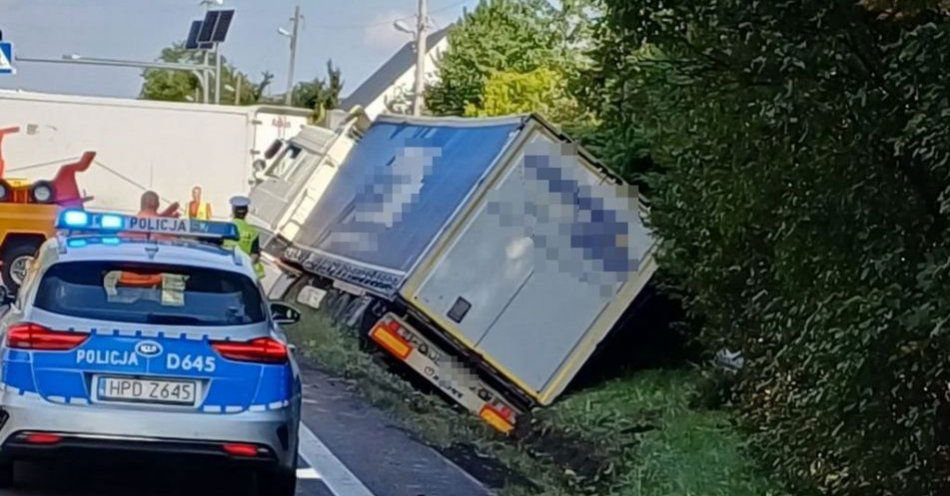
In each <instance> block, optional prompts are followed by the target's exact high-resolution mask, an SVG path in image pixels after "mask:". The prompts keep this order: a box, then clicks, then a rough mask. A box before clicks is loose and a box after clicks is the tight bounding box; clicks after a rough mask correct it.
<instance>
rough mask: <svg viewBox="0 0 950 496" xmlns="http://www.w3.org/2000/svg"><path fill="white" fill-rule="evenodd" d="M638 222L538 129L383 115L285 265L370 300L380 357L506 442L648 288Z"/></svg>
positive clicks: (627, 200)
mask: <svg viewBox="0 0 950 496" xmlns="http://www.w3.org/2000/svg"><path fill="white" fill-rule="evenodd" d="M645 215H646V213H645V211H644V209H643V206H642V205H641V203H640V201H639V199H638V197H637V195H636V192H635V190H634V189H633V188H632V187H631V186H629V185H626V184H624V183H623V181H621V180H620V179H619V178H617V177H616V176H614V175H613V174H611V173H610V172H609V171H607V170H606V169H605V168H604V167H603V166H602V165H601V164H599V163H598V162H597V161H596V160H595V159H594V158H593V157H591V156H590V155H589V154H587V153H586V152H584V151H583V149H581V148H579V147H577V146H576V145H574V144H573V143H572V142H571V141H570V140H569V139H568V138H567V137H566V136H564V135H562V134H560V133H559V132H558V131H557V130H556V129H555V128H553V127H552V126H550V125H549V124H547V123H546V122H544V121H543V120H541V119H539V118H537V117H535V116H518V117H512V118H497V119H457V118H441V119H426V118H407V117H397V116H382V117H380V118H378V119H377V120H376V122H374V123H373V125H372V126H371V127H370V128H369V130H368V131H367V132H366V133H365V135H364V136H363V137H362V139H361V140H360V142H359V143H358V144H357V145H356V147H355V148H354V149H353V151H352V152H351V153H350V155H349V158H348V159H347V160H346V161H345V163H344V165H343V167H342V168H341V170H340V171H339V173H337V175H336V177H335V178H334V179H333V182H331V183H330V185H329V187H328V188H327V189H326V191H325V192H324V193H323V195H322V197H321V198H320V200H319V201H318V203H317V205H316V207H315V208H313V209H312V212H311V214H310V216H309V217H308V218H307V220H306V222H304V223H303V224H302V226H301V229H300V233H299V234H298V235H297V236H296V238H295V239H294V243H293V245H292V246H290V247H288V248H287V249H286V250H285V252H284V259H285V260H286V261H287V262H290V263H295V264H297V265H299V267H301V268H302V269H303V270H305V271H307V272H310V273H313V274H315V275H318V276H320V277H322V278H324V279H327V280H330V281H332V283H333V284H332V286H333V287H334V288H336V290H340V289H342V290H343V291H346V292H347V293H351V294H354V295H357V296H361V297H362V298H363V300H364V301H365V300H366V299H367V298H370V297H369V296H367V295H372V297H371V298H372V299H374V300H375V301H376V302H377V303H378V304H377V305H374V306H373V307H374V308H377V309H378V308H379V307H380V304H381V305H382V306H383V307H385V309H384V310H383V312H379V311H378V310H374V312H376V313H377V314H379V313H385V315H383V318H382V319H380V320H379V323H378V324H376V325H375V326H373V328H372V329H371V331H370V332H371V336H372V338H373V339H374V340H375V341H376V342H377V343H379V344H380V345H381V346H382V347H383V348H385V349H386V350H388V351H389V352H390V353H392V354H393V355H395V356H396V357H398V358H400V359H401V360H403V361H404V362H406V363H407V364H408V365H410V366H411V367H412V368H413V369H414V370H416V371H417V372H419V373H420V374H421V375H423V376H424V377H426V378H427V379H428V380H430V381H431V382H432V383H433V384H435V385H437V386H438V387H439V388H440V389H442V390H443V391H444V392H445V393H446V394H447V395H448V396H450V397H452V398H453V399H455V400H456V401H458V402H459V403H461V404H463V405H465V406H466V407H467V408H469V409H470V410H472V411H474V412H475V413H478V414H480V415H481V416H482V417H483V418H485V419H486V420H488V421H489V422H491V423H492V424H493V425H495V426H496V427H498V428H500V429H501V430H509V429H510V428H511V427H512V425H513V424H514V418H515V417H516V416H517V415H516V414H515V413H514V412H513V411H517V410H523V408H525V407H530V406H531V405H539V404H540V405H547V404H549V403H551V402H552V401H553V400H554V399H555V398H556V397H557V396H558V395H559V394H560V393H561V392H563V391H564V389H565V387H566V386H567V384H568V383H569V382H570V381H571V379H572V378H573V377H574V376H575V375H576V374H577V372H578V370H579V369H580V367H581V366H582V365H583V364H584V363H585V362H586V361H587V359H588V358H590V356H591V355H592V354H593V352H594V350H595V348H596V347H597V345H598V344H599V343H600V342H601V341H602V340H603V339H604V338H605V337H606V336H607V334H608V333H609V332H610V330H611V329H612V328H613V327H614V326H615V324H617V322H618V320H619V319H620V317H621V315H622V314H623V313H624V312H625V310H627V309H628V308H629V307H630V306H631V304H632V303H633V302H634V299H635V298H636V297H637V295H638V294H639V293H640V292H641V291H642V290H643V288H644V287H645V285H646V284H647V282H648V281H649V280H650V278H651V276H652V275H653V273H654V272H655V270H656V263H655V261H654V258H653V253H654V250H655V246H656V240H655V238H654V236H653V235H652V233H651V232H650V231H649V230H648V229H647V228H646V227H645V225H644V222H643V219H642V217H643V216H645ZM346 298H347V297H345V296H340V297H336V298H333V299H332V300H334V301H338V300H340V299H343V301H347V300H346ZM349 298H350V299H349V301H350V302H353V303H354V304H353V305H351V304H350V303H346V304H345V305H346V306H348V307H351V308H353V309H365V308H367V306H368V305H365V304H364V305H361V306H360V305H356V304H355V303H356V301H358V300H353V299H352V297H349ZM342 307H343V304H337V308H342ZM473 369H475V370H477V371H478V372H479V374H478V375H479V376H482V377H486V378H489V379H490V381H488V382H486V381H483V380H480V379H478V378H477V376H476V374H474V373H472V370H473ZM499 391H505V393H501V394H499ZM503 397H507V398H515V399H516V400H517V401H516V402H509V401H505V400H504V398H503Z"/></svg>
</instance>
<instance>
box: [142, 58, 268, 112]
mask: <svg viewBox="0 0 950 496" xmlns="http://www.w3.org/2000/svg"><path fill="white" fill-rule="evenodd" d="M159 61H161V62H171V63H188V64H200V63H202V62H203V60H202V55H201V52H199V51H197V50H187V49H185V45H184V43H175V44H174V45H172V46H170V47H167V48H164V49H162V53H161V55H160V56H159ZM221 73H222V76H221V83H222V84H221V103H222V104H225V105H230V104H233V103H234V102H235V96H236V95H235V92H236V91H238V88H240V92H241V94H240V98H239V100H240V103H241V104H244V105H247V104H254V103H257V102H259V101H260V100H261V99H262V97H263V94H264V91H265V89H266V88H267V86H268V85H269V84H270V82H271V80H272V79H273V75H272V74H269V73H266V72H265V73H264V74H263V78H262V79H261V81H259V82H257V83H255V82H252V81H251V80H250V78H248V76H247V75H246V74H244V73H242V72H240V71H238V70H237V69H236V68H235V67H234V66H232V65H231V64H229V63H228V62H227V58H226V57H224V56H222V57H221ZM142 78H143V82H142V89H141V91H140V92H139V97H140V98H143V99H146V100H163V101H172V102H185V101H195V102H198V101H201V85H200V83H199V80H198V76H197V75H195V74H194V73H190V72H185V71H169V70H161V69H146V70H145V71H144V72H143V73H142ZM239 81H240V83H239ZM214 89H215V85H214V80H213V79H212V80H211V88H210V89H209V92H210V94H211V95H212V100H213V95H214Z"/></svg>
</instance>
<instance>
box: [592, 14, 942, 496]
mask: <svg viewBox="0 0 950 496" xmlns="http://www.w3.org/2000/svg"><path fill="white" fill-rule="evenodd" d="M605 3H606V6H607V10H606V13H605V16H604V17H603V19H602V20H601V22H600V23H599V25H598V26H597V28H596V30H595V32H596V37H597V40H598V41H597V43H596V46H595V48H594V50H593V51H592V52H591V58H592V59H593V60H594V61H595V62H594V63H593V64H592V65H591V67H590V71H589V72H588V73H587V75H588V79H587V80H588V84H587V87H588V89H589V91H587V93H586V94H585V96H584V98H583V101H584V102H585V103H587V104H588V105H590V108H591V109H593V110H594V111H596V112H597V114H598V116H599V118H600V120H601V122H602V123H603V126H602V129H601V131H602V133H604V134H606V135H607V136H608V137H610V139H609V141H612V142H613V143H614V144H613V145H611V147H610V148H612V149H613V150H614V151H615V153H616V155H617V156H618V157H621V162H622V161H624V160H628V159H631V158H632V157H636V156H643V154H644V151H645V150H644V147H645V146H646V144H648V145H649V147H648V151H649V154H650V156H652V157H653V158H654V159H655V160H656V161H657V162H658V163H660V164H662V165H663V173H662V174H657V173H651V174H650V175H649V176H648V177H649V181H650V186H651V187H652V189H653V192H652V195H651V200H652V203H653V208H652V210H651V215H650V222H651V224H652V225H653V227H654V228H655V229H656V230H657V232H658V233H659V234H660V236H661V237H662V243H661V253H660V263H661V266H662V267H663V268H664V270H665V271H666V272H667V273H668V274H670V275H671V276H672V277H673V280H674V281H676V282H677V291H679V292H681V294H682V295H683V297H684V301H685V303H686V304H687V307H688V309H689V310H690V311H691V313H692V314H693V315H694V316H696V317H697V318H698V319H702V320H703V321H704V323H705V326H704V328H703V331H702V336H701V337H702V339H703V340H704V342H706V343H707V344H708V345H709V347H710V349H718V348H719V347H728V348H730V349H741V350H742V351H743V352H744V353H745V356H746V358H747V361H746V365H745V367H744V369H743V372H742V374H741V376H740V383H739V387H738V397H737V398H738V399H739V400H740V405H741V406H742V412H743V418H744V419H745V421H746V422H747V424H748V425H749V426H750V427H752V428H753V429H754V430H753V432H754V433H755V438H754V439H755V446H756V448H757V449H758V451H759V453H760V454H761V455H762V460H763V461H765V462H766V463H767V464H768V465H769V466H770V467H772V468H774V469H775V470H777V471H778V472H780V473H782V474H784V475H786V476H787V479H788V480H789V481H790V483H791V484H792V486H793V487H794V488H796V489H797V490H798V491H801V492H804V493H808V492H811V491H815V490H818V491H820V492H822V493H825V494H835V495H839V494H841V495H860V496H864V495H869V496H870V495H887V494H895V495H896V494H901V495H903V494H906V495H911V494H913V495H915V496H936V495H942V494H948V493H950V484H948V476H950V470H948V467H950V457H948V453H950V421H948V419H950V402H948V396H950V390H948V384H950V362H948V360H947V357H948V356H950V326H948V323H950V230H948V216H950V99H948V98H947V94H948V91H950V22H948V18H947V17H946V15H945V11H944V10H943V9H942V7H941V6H940V5H939V2H936V1H931V2H928V1H923V0H916V1H899V0H894V1H887V0H872V1H869V2H866V4H865V5H861V4H857V3H855V2H853V1H849V0H847V1H846V0H834V1H830V2H829V1H827V0H825V1H818V0H800V1H797V2H750V1H744V0H725V1H717V2H709V1H708V0H678V1H676V2H668V1H666V0H639V1H637V2H631V1H629V0H605ZM641 137H642V138H641ZM622 157H627V158H626V159H623V158H622Z"/></svg>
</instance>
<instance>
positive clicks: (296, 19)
mask: <svg viewBox="0 0 950 496" xmlns="http://www.w3.org/2000/svg"><path fill="white" fill-rule="evenodd" d="M301 17H303V16H302V15H300V6H299V5H298V6H297V7H295V8H294V16H293V17H291V18H290V20H291V22H293V23H294V24H293V28H291V30H290V31H288V30H286V29H284V28H281V27H278V28H277V34H279V35H281V36H285V37H287V38H290V66H289V67H288V68H287V93H285V94H284V105H288V106H289V105H290V103H291V101H292V98H293V93H294V64H295V63H296V60H297V34H298V33H299V32H300V18H301Z"/></svg>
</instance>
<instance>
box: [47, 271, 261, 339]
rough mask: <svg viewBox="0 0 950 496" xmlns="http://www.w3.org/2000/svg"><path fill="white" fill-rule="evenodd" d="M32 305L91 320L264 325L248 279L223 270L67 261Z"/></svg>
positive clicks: (256, 294) (257, 297)
mask: <svg viewBox="0 0 950 496" xmlns="http://www.w3.org/2000/svg"><path fill="white" fill-rule="evenodd" d="M34 306H36V307H37V308H40V309H43V310H46V311H49V312H53V313H57V314H60V315H69V316H74V317H80V318H87V319H97V320H112V321H118V322H131V323H141V324H158V325H161V324H165V325H189V326H221V325H244V324H254V323H258V322H263V321H264V320H265V318H266V314H265V310H264V301H263V300H262V298H261V295H260V291H259V290H258V288H257V285H256V284H255V283H254V281H252V280H251V279H250V278H249V277H247V276H244V275H242V274H238V273H234V272H228V271H223V270H216V269H209V268H200V267H185V266H174V265H157V264H155V265H151V264H123V263H117V262H63V263H59V264H56V265H53V266H52V267H50V268H49V270H47V271H46V273H45V274H44V275H43V278H42V280H41V281H40V285H39V289H38V291H37V295H36V300H35V302H34Z"/></svg>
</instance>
